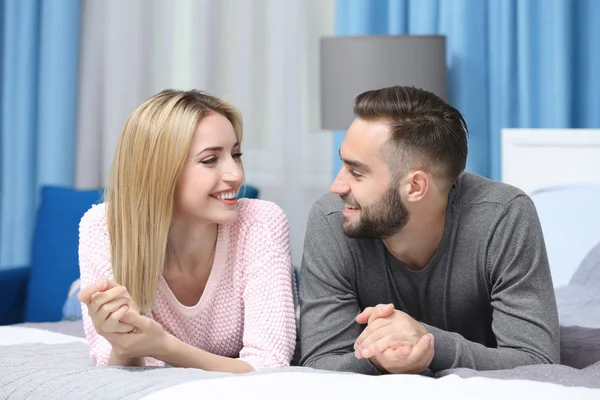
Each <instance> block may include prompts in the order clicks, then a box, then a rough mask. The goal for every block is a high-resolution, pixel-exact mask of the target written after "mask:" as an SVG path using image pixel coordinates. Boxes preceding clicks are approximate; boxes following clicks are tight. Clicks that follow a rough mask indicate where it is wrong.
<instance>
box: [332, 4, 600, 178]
mask: <svg viewBox="0 0 600 400" xmlns="http://www.w3.org/2000/svg"><path fill="white" fill-rule="evenodd" d="M336 6H337V7H336V28H335V29H336V34H337V35H366V34H390V35H406V34H411V35H420V34H440V35H445V36H446V46H447V58H446V63H447V74H448V75H447V76H448V92H449V93H448V95H449V102H450V103H451V104H452V105H453V106H454V107H456V108H457V109H458V110H460V111H461V112H462V113H463V115H464V116H465V118H466V120H467V124H468V125H469V130H470V136H469V158H468V161H467V170H469V171H472V172H475V173H478V174H481V175H484V176H487V177H490V178H492V179H500V134H501V129H502V128H598V127H600V111H599V110H600V72H599V71H600V51H598V49H600V23H598V21H600V1H597V0H337V3H336ZM343 136H344V132H336V133H335V143H334V145H335V152H336V153H335V155H334V160H336V161H335V164H334V167H335V168H334V171H336V173H337V171H338V170H339V168H340V167H341V164H340V162H339V160H338V156H337V150H338V148H339V145H340V143H341V141H342V140H343Z"/></svg>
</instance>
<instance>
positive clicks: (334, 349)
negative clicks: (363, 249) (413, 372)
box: [299, 205, 380, 375]
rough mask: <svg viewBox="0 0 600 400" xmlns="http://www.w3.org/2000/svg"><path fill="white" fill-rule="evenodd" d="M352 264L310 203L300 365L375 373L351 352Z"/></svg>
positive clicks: (356, 309)
mask: <svg viewBox="0 0 600 400" xmlns="http://www.w3.org/2000/svg"><path fill="white" fill-rule="evenodd" d="M340 224H341V222H340ZM337 230H338V231H339V228H338V229H337ZM353 265H354V262H353V259H352V256H351V255H350V254H349V250H348V249H347V246H346V244H345V242H344V241H343V240H342V239H341V238H340V237H339V235H336V233H335V232H334V230H333V229H332V227H331V225H330V222H329V220H328V219H327V218H326V217H325V216H324V215H323V214H322V212H321V211H320V209H319V207H318V205H315V206H314V207H313V209H312V211H311V213H310V215H309V218H308V225H307V230H306V235H305V239H304V254H303V258H302V268H301V269H300V296H299V297H300V349H301V350H300V352H301V359H300V364H301V365H302V366H305V367H312V368H316V369H325V370H330V371H347V372H355V373H361V374H368V375H380V372H379V370H378V369H377V368H376V367H375V366H374V365H373V364H372V363H371V362H370V361H369V360H368V359H365V358H363V359H360V360H359V359H357V358H356V357H355V355H354V342H355V341H356V338H358V337H359V336H360V334H361V332H362V327H361V325H360V324H358V323H356V321H355V318H356V316H357V315H358V314H359V313H360V312H361V309H360V306H359V303H358V300H357V295H356V290H355V285H354V284H353V282H352V278H351V275H352V273H351V271H352V266H353Z"/></svg>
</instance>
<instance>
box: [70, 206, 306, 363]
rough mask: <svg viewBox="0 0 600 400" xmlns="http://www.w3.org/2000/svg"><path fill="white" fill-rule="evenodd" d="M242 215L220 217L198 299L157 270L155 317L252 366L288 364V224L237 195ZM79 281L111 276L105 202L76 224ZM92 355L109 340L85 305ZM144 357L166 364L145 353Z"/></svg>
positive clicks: (292, 331) (106, 349)
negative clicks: (188, 302)
mask: <svg viewBox="0 0 600 400" xmlns="http://www.w3.org/2000/svg"><path fill="white" fill-rule="evenodd" d="M238 207H239V208H238V209H239V217H238V219H237V220H236V221H235V222H233V223H232V224H229V225H220V226H219V229H218V236H217V245H216V250H215V257H214V263H213V266H212V270H211V273H210V276H209V278H208V282H207V284H206V288H205V289H204V293H203V294H202V297H201V298H200V301H199V302H198V304H196V305H194V306H192V307H187V306H184V305H182V304H181V303H179V301H177V299H176V298H175V296H174V295H173V293H172V292H171V290H170V289H169V286H168V285H167V283H166V281H165V280H164V279H163V278H162V277H161V278H160V281H159V285H158V292H157V295H156V302H155V306H154V309H153V310H152V317H153V318H154V319H155V320H156V321H157V322H159V323H160V324H161V325H162V327H163V328H164V329H165V330H166V331H168V332H170V333H171V334H173V335H174V336H176V337H177V338H179V339H180V340H181V341H183V342H186V343H188V344H190V345H193V346H195V347H197V348H200V349H203V350H206V351H208V352H210V353H213V354H217V355H221V356H226V357H232V358H239V359H240V360H244V361H246V362H248V363H249V364H250V365H252V367H254V369H263V368H275V367H282V366H287V365H289V363H290V361H291V359H292V355H293V352H294V346H295V344H296V320H295V315H294V304H295V290H294V276H293V269H292V263H291V260H290V247H289V236H288V235H289V232H288V224H287V219H286V216H285V214H284V213H283V211H282V210H281V209H280V208H279V207H278V206H276V205H275V204H273V203H271V202H267V201H264V200H248V199H241V200H240V201H239V206H238ZM79 265H80V270H81V287H82V288H83V287H86V286H88V285H91V284H93V283H94V282H96V281H97V280H98V279H100V278H101V277H103V276H112V269H111V264H110V242H109V237H108V231H107V227H106V215H105V206H104V204H100V205H96V206H93V207H92V208H91V209H90V210H88V211H87V212H86V214H85V215H84V216H83V218H82V219H81V222H80V225H79ZM82 311H83V325H84V329H85V334H86V337H87V340H88V345H89V349H90V356H91V359H92V361H93V362H94V363H95V364H97V365H106V364H107V361H108V357H109V355H110V352H111V346H110V343H108V341H107V340H106V339H104V338H103V337H102V336H100V335H99V334H98V333H97V332H96V330H95V328H94V325H93V323H92V320H91V318H90V317H89V316H88V313H87V307H86V306H85V305H82ZM145 361H146V365H163V363H162V362H160V361H158V360H154V359H151V358H146V359H145Z"/></svg>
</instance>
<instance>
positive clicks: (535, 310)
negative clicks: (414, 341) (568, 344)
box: [427, 195, 559, 371]
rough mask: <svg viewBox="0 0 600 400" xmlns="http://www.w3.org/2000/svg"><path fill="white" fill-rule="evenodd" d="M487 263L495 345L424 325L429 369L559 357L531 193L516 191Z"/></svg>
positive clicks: (544, 257) (548, 277) (493, 365)
mask: <svg viewBox="0 0 600 400" xmlns="http://www.w3.org/2000/svg"><path fill="white" fill-rule="evenodd" d="M487 269H488V276H489V282H490V286H491V295H490V298H491V305H492V308H493V311H492V331H493V332H494V334H495V336H496V341H497V347H496V348H488V347H485V346H483V345H482V344H479V343H474V342H471V341H468V340H466V339H465V338H464V337H462V336H461V335H459V334H457V333H451V332H446V331H444V330H441V329H438V328H435V327H432V326H427V328H428V329H429V331H430V332H431V333H433V335H434V336H435V356H434V358H433V361H432V363H431V365H430V368H431V370H433V371H440V370H444V369H450V368H471V369H476V370H494V369H509V368H514V367H518V366H522V365H530V364H548V363H558V362H559V323H558V312H557V307H556V298H555V295H554V288H553V284H552V278H551V274H550V266H549V263H548V257H547V254H546V247H545V244H544V238H543V233H542V228H541V225H540V222H539V219H538V216H537V212H536V210H535V206H534V204H533V202H532V201H531V199H529V197H527V196H524V195H522V196H519V197H516V198H515V199H513V200H512V201H511V203H509V205H508V206H507V207H506V209H505V212H504V214H503V215H502V217H501V218H500V220H499V221H498V223H497V225H496V227H495V229H494V231H493V234H492V236H491V238H490V240H489V244H488V251H487Z"/></svg>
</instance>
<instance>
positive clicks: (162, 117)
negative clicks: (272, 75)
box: [79, 87, 559, 374]
mask: <svg viewBox="0 0 600 400" xmlns="http://www.w3.org/2000/svg"><path fill="white" fill-rule="evenodd" d="M354 112H355V115H356V119H355V121H354V122H353V123H352V125H351V126H350V127H349V129H348V131H347V134H346V137H345V139H344V142H343V143H342V146H341V148H340V157H341V159H342V162H343V167H342V169H341V170H340V171H339V174H338V175H337V177H336V179H335V181H334V182H333V184H332V186H331V192H332V194H328V195H325V196H324V197H322V198H321V199H320V200H318V201H317V203H316V204H315V205H314V207H313V210H312V212H311V215H310V217H309V221H308V228H307V232H306V238H305V247H304V255H303V260H302V266H301V272H300V296H299V304H300V321H299V329H298V335H299V339H300V340H299V342H300V360H299V363H300V365H303V366H308V367H313V368H319V369H328V370H335V371H352V372H358V373H365V374H381V373H421V372H423V371H425V370H431V371H433V372H436V371H440V370H443V369H448V368H455V367H466V368H474V369H504V368H512V367H516V366H519V365H527V364H535V363H538V364H539V363H556V362H558V358H559V345H558V317H557V311H556V304H555V299H554V292H553V286H552V280H551V276H550V269H549V266H548V259H547V256H546V251H545V246H544V240H543V236H542V231H541V227H540V223H539V221H538V217H537V214H536V211H535V208H534V205H533V204H532V202H531V200H530V199H529V198H528V197H527V196H526V195H525V194H524V193H523V192H521V191H519V190H518V189H516V188H513V187H510V186H508V185H504V184H501V183H498V182H494V181H490V180H487V179H485V178H483V177H480V176H477V175H473V174H469V173H466V172H463V171H464V169H465V164H466V157H467V127H466V124H465V121H464V120H463V117H462V116H461V114H460V113H459V112H458V111H457V110H456V109H454V108H453V107H451V106H449V105H448V104H446V103H445V102H444V101H442V100H441V99H440V98H439V97H437V96H435V95H434V94H432V93H429V92H426V91H423V90H420V89H416V88H412V87H391V88H384V89H379V90H372V91H368V92H365V93H363V94H361V95H359V96H358V97H357V98H356V103H355V107H354ZM241 156H242V123H241V118H240V116H239V114H238V113H237V111H236V110H235V108H234V107H232V106H231V105H230V104H228V103H226V102H224V101H223V100H220V99H218V98H216V97H214V96H210V95H208V94H206V93H203V92H198V91H187V92H184V91H175V90H166V91H163V92H161V93H159V94H157V95H155V96H153V97H152V98H150V99H149V100H148V101H146V102H145V103H144V104H142V105H141V106H140V107H139V108H138V109H137V110H136V111H135V112H134V113H133V114H132V115H131V117H130V118H129V120H128V121H127V123H126V125H125V127H124V129H123V132H122V134H121V138H120V141H119V144H118V147H117V150H116V154H115V158H114V162H113V166H112V170H111V173H110V177H109V180H108V183H107V185H106V189H105V202H104V203H103V204H101V205H97V206H94V207H93V208H92V209H90V210H89V211H88V212H87V213H86V214H85V215H84V217H83V218H82V220H81V224H80V249H79V257H80V269H81V282H82V288H83V289H82V291H81V292H80V293H79V299H80V300H81V302H82V308H83V323H84V328H85V333H86V337H87V339H88V343H89V347H90V355H91V359H92V361H93V362H94V363H95V364H97V365H121V366H143V365H164V364H165V363H166V364H169V365H172V366H176V367H188V368H200V369H204V370H212V371H224V372H239V373H241V372H250V371H253V370H257V369H264V368H277V367H283V366H287V365H290V362H291V360H292V356H293V354H294V349H295V346H296V334H297V329H296V319H295V304H296V298H295V289H294V275H293V268H292V264H291V259H290V247H289V238H288V226H287V219H286V216H285V215H284V213H283V212H282V210H281V209H280V208H279V207H278V206H276V205H275V204H273V203H270V202H267V201H263V200H249V199H240V200H237V199H236V198H237V195H238V193H239V191H240V190H243V189H241V187H242V184H243V181H244V171H243V167H242V161H241Z"/></svg>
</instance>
